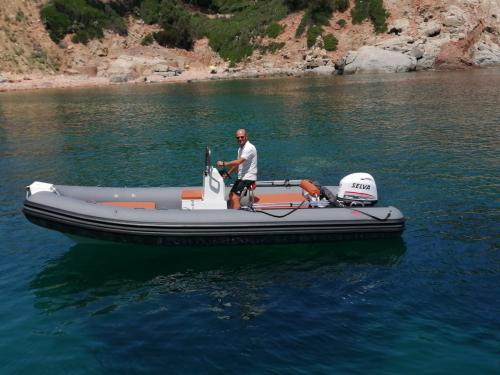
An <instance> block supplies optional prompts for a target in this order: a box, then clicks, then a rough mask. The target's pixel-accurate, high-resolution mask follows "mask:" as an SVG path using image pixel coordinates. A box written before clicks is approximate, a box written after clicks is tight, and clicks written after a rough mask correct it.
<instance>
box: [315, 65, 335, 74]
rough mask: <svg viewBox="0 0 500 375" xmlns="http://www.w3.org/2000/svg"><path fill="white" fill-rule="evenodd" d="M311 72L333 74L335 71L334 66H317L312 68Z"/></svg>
mask: <svg viewBox="0 0 500 375" xmlns="http://www.w3.org/2000/svg"><path fill="white" fill-rule="evenodd" d="M310 72H311V73H314V74H320V75H332V74H333V73H335V67H334V66H318V67H317V68H314V69H311V70H310Z"/></svg>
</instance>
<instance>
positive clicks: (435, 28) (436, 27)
mask: <svg viewBox="0 0 500 375" xmlns="http://www.w3.org/2000/svg"><path fill="white" fill-rule="evenodd" d="M440 32H441V25H440V24H439V23H437V22H436V21H430V22H427V24H426V25H425V28H424V34H425V35H426V36H428V37H433V36H436V35H439V33H440Z"/></svg>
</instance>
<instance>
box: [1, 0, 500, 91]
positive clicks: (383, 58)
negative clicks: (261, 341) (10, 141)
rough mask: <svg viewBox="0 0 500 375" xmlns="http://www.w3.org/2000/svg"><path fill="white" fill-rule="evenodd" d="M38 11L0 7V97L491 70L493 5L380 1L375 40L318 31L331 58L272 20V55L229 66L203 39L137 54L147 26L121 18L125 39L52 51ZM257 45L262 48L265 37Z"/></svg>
mask: <svg viewBox="0 0 500 375" xmlns="http://www.w3.org/2000/svg"><path fill="white" fill-rule="evenodd" d="M45 3H46V0H31V1H27V0H10V1H8V2H4V4H3V5H2V7H1V8H0V84H1V85H3V86H2V87H0V89H6V87H7V85H8V84H9V83H10V84H17V86H16V87H21V88H22V86H23V85H24V86H26V87H39V86H37V84H36V83H37V82H43V84H41V87H50V86H54V85H55V84H54V83H55V82H57V80H58V79H59V80H63V81H64V80H66V82H67V85H72V84H71V82H73V85H80V84H85V83H87V84H88V83H91V82H94V83H95V84H105V83H120V82H160V81H175V80H191V79H198V78H201V79H206V78H215V77H220V78H226V77H249V76H250V77H254V76H261V75H272V74H302V73H303V72H316V73H321V74H332V73H333V72H335V71H337V72H345V73H360V72H373V71H375V72H402V71H411V70H426V69H458V68H468V67H474V66H488V65H496V64H500V1H499V0H437V1H432V0H385V1H384V5H385V7H386V9H387V10H388V12H389V13H390V16H389V19H388V26H389V27H388V31H387V32H386V33H380V34H376V33H375V32H374V29H373V25H372V24H371V23H370V22H368V21H365V22H364V23H362V24H360V25H353V24H352V22H351V19H350V17H351V16H350V12H349V11H347V12H343V13H334V14H333V16H332V18H331V20H330V23H329V25H327V26H326V27H324V31H325V33H324V34H327V33H332V34H334V35H335V36H336V38H337V39H338V45H337V49H336V50H335V51H331V52H328V51H326V50H324V49H323V48H322V45H323V43H322V42H321V40H320V39H318V41H317V43H316V44H315V45H314V46H313V47H311V48H307V42H306V38H305V37H301V38H298V37H296V36H295V30H296V29H297V27H298V25H299V23H300V20H301V17H302V13H301V12H296V13H292V14H290V15H288V16H287V17H285V18H284V19H282V20H281V21H280V24H281V25H283V26H284V32H282V33H281V34H280V35H278V37H277V38H276V39H273V40H272V42H273V43H277V44H281V45H282V48H281V49H279V50H277V51H276V52H274V53H271V52H269V51H255V52H254V53H253V55H251V56H250V57H248V58H247V59H245V60H244V61H242V62H240V63H238V64H236V65H235V66H232V67H229V63H228V62H226V61H224V60H223V59H222V58H221V57H220V56H218V55H217V54H216V53H215V52H213V51H212V50H211V49H210V47H209V46H208V41H207V40H206V39H201V40H198V41H196V43H195V45H194V48H193V50H192V51H186V50H182V49H170V48H164V47H161V46H159V45H157V44H156V43H153V44H152V45H149V46H143V45H141V40H142V39H143V38H144V36H146V35H147V34H148V33H150V32H152V31H155V30H156V29H157V27H156V26H152V25H146V24H144V23H143V22H142V21H139V20H137V19H133V18H129V19H128V30H129V33H128V35H127V36H119V35H117V34H113V33H106V34H105V36H104V38H102V40H92V41H90V42H89V43H88V44H87V45H83V44H75V43H72V42H71V38H70V36H66V37H65V38H64V39H63V40H62V41H61V42H60V43H59V44H55V43H54V42H53V41H52V40H51V39H50V38H49V36H48V33H47V31H46V30H45V28H44V26H43V24H42V21H41V19H40V7H41V6H43V4H45ZM351 3H352V1H351ZM342 20H343V21H342ZM262 42H263V43H264V44H265V43H266V40H265V38H263V40H262ZM47 77H49V79H48V78H47ZM50 77H52V78H50ZM68 82H69V83H68ZM63 85H64V84H63ZM11 86H12V87H14V86H13V85H11ZM7 89H8V87H7Z"/></svg>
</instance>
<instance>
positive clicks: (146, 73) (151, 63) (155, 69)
mask: <svg viewBox="0 0 500 375" xmlns="http://www.w3.org/2000/svg"><path fill="white" fill-rule="evenodd" d="M182 71H183V69H181V68H178V67H172V66H170V65H168V64H167V61H165V60H163V59H159V58H146V57H138V56H129V55H122V56H120V57H118V58H117V59H116V60H115V61H113V62H112V63H111V64H109V67H107V69H106V67H104V68H103V69H102V70H101V71H99V72H98V75H99V76H103V77H109V80H110V82H113V83H122V82H128V81H133V80H135V79H137V78H139V77H141V76H142V77H146V81H160V80H161V79H162V78H167V77H174V76H176V75H179V74H181V73H182Z"/></svg>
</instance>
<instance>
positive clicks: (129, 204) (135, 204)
mask: <svg viewBox="0 0 500 375" xmlns="http://www.w3.org/2000/svg"><path fill="white" fill-rule="evenodd" d="M97 204H100V205H102V206H114V207H127V208H145V209H155V208H156V202H120V201H116V202H115V201H111V202H97Z"/></svg>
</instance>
